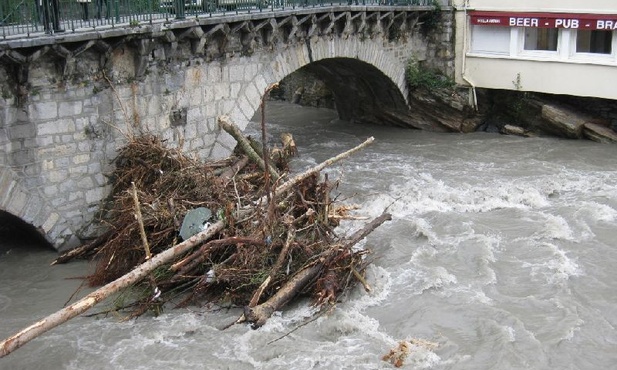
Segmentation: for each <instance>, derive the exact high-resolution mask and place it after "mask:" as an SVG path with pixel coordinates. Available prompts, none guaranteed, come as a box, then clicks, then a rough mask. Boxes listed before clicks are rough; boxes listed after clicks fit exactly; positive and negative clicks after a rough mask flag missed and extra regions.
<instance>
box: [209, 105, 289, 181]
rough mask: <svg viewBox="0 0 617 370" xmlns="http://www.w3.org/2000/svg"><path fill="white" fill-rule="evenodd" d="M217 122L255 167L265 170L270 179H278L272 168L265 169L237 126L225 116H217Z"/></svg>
mask: <svg viewBox="0 0 617 370" xmlns="http://www.w3.org/2000/svg"><path fill="white" fill-rule="evenodd" d="M218 122H219V125H220V126H221V128H222V129H223V130H225V131H226V132H227V133H228V134H229V135H231V136H233V138H234V139H236V141H237V142H238V144H239V145H240V147H242V150H244V153H246V155H248V156H249V158H250V159H251V160H252V161H253V162H255V163H257V165H258V166H259V167H260V168H261V169H262V170H264V171H266V168H267V171H268V173H269V174H270V176H271V177H272V179H274V180H276V179H278V178H279V177H280V175H279V174H278V172H277V171H276V170H275V169H274V168H273V167H272V166H269V165H268V166H267V167H266V163H265V162H264V160H263V158H261V157H260V156H259V154H258V153H257V152H255V150H253V147H251V143H249V141H248V140H247V139H246V138H245V137H244V135H243V134H242V132H241V131H240V129H238V126H236V125H235V124H234V123H233V122H232V121H231V118H229V117H227V116H219V118H218Z"/></svg>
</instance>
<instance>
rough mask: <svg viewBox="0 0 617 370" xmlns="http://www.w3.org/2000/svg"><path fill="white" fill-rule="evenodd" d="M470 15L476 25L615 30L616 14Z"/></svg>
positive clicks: (481, 13) (616, 23)
mask: <svg viewBox="0 0 617 370" xmlns="http://www.w3.org/2000/svg"><path fill="white" fill-rule="evenodd" d="M470 15H471V24H473V25H478V26H504V27H533V28H572V29H583V30H608V31H613V30H617V15H611V14H575V13H502V12H471V13H470Z"/></svg>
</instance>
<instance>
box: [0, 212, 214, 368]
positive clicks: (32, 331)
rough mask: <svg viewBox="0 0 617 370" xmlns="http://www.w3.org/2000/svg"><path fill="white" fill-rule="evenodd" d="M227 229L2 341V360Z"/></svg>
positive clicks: (174, 250) (168, 253)
mask: <svg viewBox="0 0 617 370" xmlns="http://www.w3.org/2000/svg"><path fill="white" fill-rule="evenodd" d="M224 227H225V223H224V222H223V221H219V222H216V223H214V224H213V225H211V226H210V227H209V228H208V229H207V230H205V231H202V232H201V233H199V234H196V235H194V236H192V237H191V238H189V239H187V240H186V241H184V242H182V243H180V244H178V245H175V246H173V247H171V248H169V249H167V250H165V251H164V252H161V253H159V254H157V255H156V256H154V257H152V258H151V259H149V260H147V261H146V262H144V263H142V264H141V265H139V266H138V267H137V268H135V269H134V270H132V271H131V272H129V273H128V274H126V275H124V276H122V277H120V278H118V279H116V280H114V281H112V282H111V283H109V284H107V285H105V286H103V287H101V288H99V289H97V290H96V291H94V292H92V293H90V294H88V295H87V296H85V297H84V298H82V299H80V300H79V301H77V302H75V303H73V304H71V305H69V306H67V307H64V308H63V309H61V310H59V311H57V312H56V313H53V314H51V315H49V316H47V317H46V318H44V319H42V320H40V321H37V322H36V323H34V324H32V325H30V326H29V327H27V328H25V329H23V330H21V331H20V332H18V333H16V334H14V335H12V336H11V337H9V338H7V339H5V340H3V341H2V342H0V357H4V356H6V355H8V354H9V353H11V352H13V351H14V350H16V349H17V348H19V347H21V346H23V345H24V344H26V343H28V342H29V341H31V340H32V339H34V338H36V337H38V336H39V335H41V334H43V333H45V332H46V331H48V330H50V329H53V328H55V327H56V326H58V325H60V324H62V323H64V322H66V321H68V320H70V319H72V318H74V317H76V316H78V315H80V314H81V313H83V312H85V311H87V310H89V309H90V308H92V307H93V306H94V305H96V304H97V303H99V302H101V301H102V300H104V299H105V298H107V297H109V296H110V295H112V294H113V293H115V292H117V291H119V290H120V289H123V288H126V287H129V286H131V285H133V284H135V283H137V282H139V281H140V280H142V279H143V278H145V277H146V276H148V274H149V273H150V272H152V271H153V270H154V269H156V268H157V267H159V266H161V265H163V264H164V263H166V262H168V261H169V260H171V259H172V258H174V257H177V256H178V255H180V254H182V253H185V252H187V251H188V250H190V249H192V248H194V247H195V246H197V245H199V244H200V243H202V242H204V241H205V240H208V239H210V238H211V237H213V236H214V235H215V234H217V233H218V232H220V231H221V230H223V228H224Z"/></svg>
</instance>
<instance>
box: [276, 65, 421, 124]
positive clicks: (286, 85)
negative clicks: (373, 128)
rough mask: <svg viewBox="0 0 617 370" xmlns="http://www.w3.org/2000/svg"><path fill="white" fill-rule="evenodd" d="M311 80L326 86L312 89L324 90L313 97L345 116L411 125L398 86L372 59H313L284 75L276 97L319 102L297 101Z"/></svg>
mask: <svg viewBox="0 0 617 370" xmlns="http://www.w3.org/2000/svg"><path fill="white" fill-rule="evenodd" d="M311 81H319V82H320V83H321V85H322V86H325V88H323V89H317V90H318V91H313V92H312V93H313V94H317V95H319V94H322V96H315V97H313V99H312V100H313V101H319V100H321V102H322V103H324V105H321V107H326V108H334V109H336V110H337V113H338V115H339V118H340V119H342V120H345V121H350V122H354V123H370V124H378V125H394V126H404V127H408V126H409V125H408V122H406V117H407V116H408V114H407V113H408V111H409V108H408V106H407V102H406V101H405V98H404V96H403V94H402V93H401V91H400V90H399V88H398V86H397V85H396V84H395V83H394V82H393V81H392V80H391V79H390V78H389V77H388V76H387V75H385V74H384V73H383V72H382V71H380V70H379V69H378V68H376V67H375V66H373V65H371V64H369V63H366V62H363V61H361V60H358V59H353V58H328V59H322V60H319V61H316V62H313V63H310V64H308V65H306V66H304V67H302V68H300V69H298V70H297V71H295V72H293V73H291V74H290V75H289V76H287V77H285V78H284V79H283V80H282V81H281V89H282V90H285V91H283V92H279V94H278V95H279V96H277V97H275V98H284V99H285V100H288V101H292V102H294V103H300V104H301V105H312V106H318V105H316V104H310V103H309V104H303V102H298V101H295V100H297V93H298V91H303V90H304V87H306V86H309V85H311ZM275 94H276V93H275ZM294 95H296V96H294ZM328 104H330V105H328Z"/></svg>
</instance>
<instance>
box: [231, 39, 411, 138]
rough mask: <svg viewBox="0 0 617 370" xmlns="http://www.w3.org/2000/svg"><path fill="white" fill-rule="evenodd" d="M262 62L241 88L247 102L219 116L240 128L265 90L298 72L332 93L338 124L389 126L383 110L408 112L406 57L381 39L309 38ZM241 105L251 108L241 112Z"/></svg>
mask: <svg viewBox="0 0 617 370" xmlns="http://www.w3.org/2000/svg"><path fill="white" fill-rule="evenodd" d="M268 58H269V61H268V62H267V63H257V65H261V66H262V67H263V68H261V69H255V70H254V74H253V76H252V79H251V81H250V82H249V83H247V84H246V86H245V89H247V90H249V91H248V92H247V93H246V94H245V96H246V98H247V99H251V100H252V101H250V102H249V101H243V99H239V100H238V101H237V103H238V104H235V105H234V107H233V108H232V109H231V110H230V111H229V112H224V113H225V114H228V115H230V116H231V117H232V119H233V120H234V121H235V122H236V124H237V125H238V126H240V128H242V129H243V128H244V127H246V125H247V124H248V122H249V120H250V119H251V118H252V117H253V116H254V114H255V113H256V112H257V111H258V109H259V101H260V100H261V98H262V97H263V92H264V91H265V90H266V89H267V88H268V86H269V85H271V84H273V83H277V82H279V81H281V80H283V78H285V77H286V76H288V75H290V74H292V73H293V72H295V71H297V70H300V69H303V70H305V71H306V72H308V73H310V74H312V75H314V76H315V77H316V78H318V79H320V80H322V81H323V82H324V83H325V85H326V86H327V87H328V89H329V90H330V91H332V93H333V95H334V99H335V103H336V109H337V111H338V114H339V117H340V118H341V119H343V120H347V121H353V122H370V123H388V124H390V123H392V122H383V121H384V120H388V119H390V118H389V117H388V116H387V115H385V112H386V111H387V112H396V111H401V112H404V111H406V110H407V109H408V108H407V96H408V89H407V85H406V83H405V74H404V73H402V72H403V71H404V70H405V66H406V63H407V61H408V58H409V54H406V53H401V51H400V49H397V50H395V51H393V50H390V49H388V47H387V44H385V43H384V40H383V39H381V38H376V39H364V38H362V37H360V36H357V37H356V36H350V37H348V38H346V39H340V38H315V39H313V40H310V42H306V43H296V44H290V45H286V46H285V47H284V48H281V49H280V50H278V51H276V52H275V53H273V54H271V55H269V56H268ZM258 59H261V57H258ZM256 98H258V99H256ZM246 106H251V107H252V108H253V109H252V110H247V109H245V108H243V107H246ZM223 136H224V134H223ZM227 145H229V144H227Z"/></svg>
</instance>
